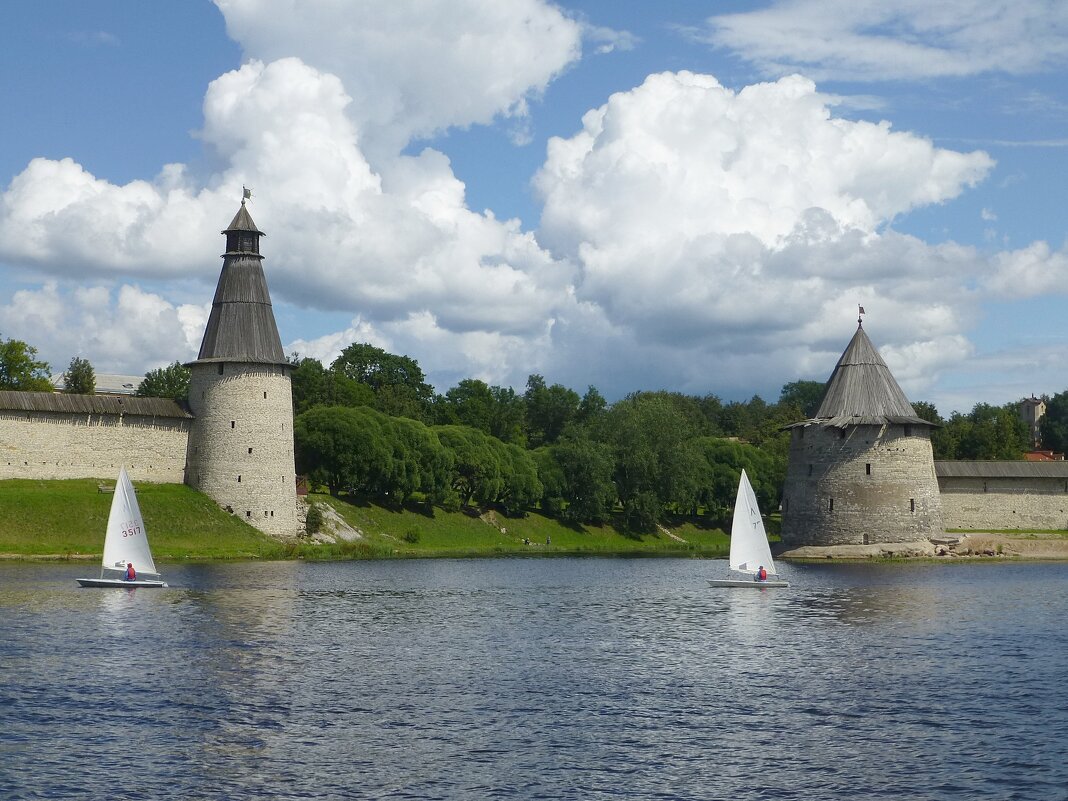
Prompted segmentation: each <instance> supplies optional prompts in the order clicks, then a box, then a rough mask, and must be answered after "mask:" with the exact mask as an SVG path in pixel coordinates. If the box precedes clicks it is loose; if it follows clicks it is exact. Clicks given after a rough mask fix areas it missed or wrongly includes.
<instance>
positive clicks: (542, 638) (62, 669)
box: [0, 558, 1068, 800]
mask: <svg viewBox="0 0 1068 801" xmlns="http://www.w3.org/2000/svg"><path fill="white" fill-rule="evenodd" d="M724 567H725V563H723V562H719V561H705V560H692V559H596V558H588V559H514V558H513V559H499V560H466V561H465V560H412V561H391V562H347V563H323V564H320V563H304V562H282V563H267V564H223V565H194V566H173V565H165V566H163V568H162V569H163V570H164V571H165V573H166V578H167V580H168V581H169V582H170V583H171V584H172V587H171V588H169V589H165V590H143V589H142V590H93V589H81V588H78V587H77V586H76V585H75V582H74V579H75V578H76V577H77V576H82V575H91V574H92V573H93V572H94V571H93V570H91V569H90V570H89V571H88V572H87V570H86V567H85V566H84V565H68V564H61V565H41V564H25V563H9V564H0V633H2V636H0V724H2V725H0V798H4V799H31V798H97V797H113V798H154V799H195V798H209V799H216V798H218V799H224V798H225V799H244V798H270V799H300V798H391V799H392V798H396V799H401V798H418V799H482V798H509V799H511V798H515V799H528V798H529V799H536V798H541V799H608V798H641V799H646V798H648V799H705V798H709V799H712V798H769V799H770V798H775V799H789V798H798V799H836V798H843V799H844V798H848V799H851V800H853V799H868V798H891V799H906V798H907V799H950V798H953V799H982V798H991V799H1013V798H1017V799H1031V798H1034V799H1065V798H1068V790H1066V788H1068V768H1066V766H1065V763H1066V759H1065V755H1066V746H1065V743H1066V742H1068V703H1066V701H1065V688H1068V649H1066V645H1068V634H1066V626H1065V621H1066V620H1068V564H1023V563H1011V562H998V563H968V564H919V565H916V564H889V565H886V564H884V565H786V566H784V568H783V571H784V573H785V574H786V577H787V578H789V580H790V581H791V582H792V585H791V587H790V588H788V589H786V590H777V589H776V590H772V589H763V590H748V589H743V590H725V589H715V590H714V589H710V588H708V587H707V585H706V579H708V578H713V577H720V574H721V573H722V572H723V571H724Z"/></svg>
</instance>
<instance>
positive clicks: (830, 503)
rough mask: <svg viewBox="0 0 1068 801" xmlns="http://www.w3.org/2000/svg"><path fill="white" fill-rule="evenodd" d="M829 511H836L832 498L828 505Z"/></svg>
mask: <svg viewBox="0 0 1068 801" xmlns="http://www.w3.org/2000/svg"><path fill="white" fill-rule="evenodd" d="M827 511H828V512H833V511H834V498H831V499H830V502H829V503H828V504H827Z"/></svg>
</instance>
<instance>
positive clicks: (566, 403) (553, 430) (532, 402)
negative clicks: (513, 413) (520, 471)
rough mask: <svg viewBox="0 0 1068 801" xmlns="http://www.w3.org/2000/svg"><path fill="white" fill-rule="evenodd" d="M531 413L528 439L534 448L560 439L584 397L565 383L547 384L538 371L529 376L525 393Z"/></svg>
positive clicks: (527, 411) (528, 413) (528, 411)
mask: <svg viewBox="0 0 1068 801" xmlns="http://www.w3.org/2000/svg"><path fill="white" fill-rule="evenodd" d="M523 400H524V401H525V402H526V413H527V441H528V442H529V443H530V446H531V447H538V446H539V445H546V444H548V443H551V442H556V440H557V439H558V438H559V436H560V434H562V433H563V431H564V428H566V427H567V425H568V423H570V422H572V421H573V420H574V419H575V417H576V416H577V414H578V411H579V403H580V401H581V399H580V398H579V395H578V393H577V392H575V391H574V390H573V389H568V388H567V387H565V386H564V385H563V384H553V385H552V386H551V387H550V386H546V385H545V379H544V378H542V377H541V376H540V375H538V374H536V373H535V374H533V375H531V376H529V377H528V378H527V389H526V392H524V393H523Z"/></svg>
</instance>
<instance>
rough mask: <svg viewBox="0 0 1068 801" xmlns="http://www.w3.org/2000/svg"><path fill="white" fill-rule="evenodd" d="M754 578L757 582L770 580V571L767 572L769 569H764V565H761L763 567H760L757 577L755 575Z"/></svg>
mask: <svg viewBox="0 0 1068 801" xmlns="http://www.w3.org/2000/svg"><path fill="white" fill-rule="evenodd" d="M753 578H754V579H755V580H757V581H767V580H768V571H767V568H765V567H764V565H761V566H760V567H759V568H758V569H757V572H756V575H755V576H753Z"/></svg>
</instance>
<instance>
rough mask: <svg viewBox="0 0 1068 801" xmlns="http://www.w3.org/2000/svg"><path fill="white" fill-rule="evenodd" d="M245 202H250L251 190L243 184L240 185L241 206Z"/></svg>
mask: <svg viewBox="0 0 1068 801" xmlns="http://www.w3.org/2000/svg"><path fill="white" fill-rule="evenodd" d="M246 200H252V189H251V187H248V186H245V185H244V184H241V205H242V206H244V205H245V201H246Z"/></svg>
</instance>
